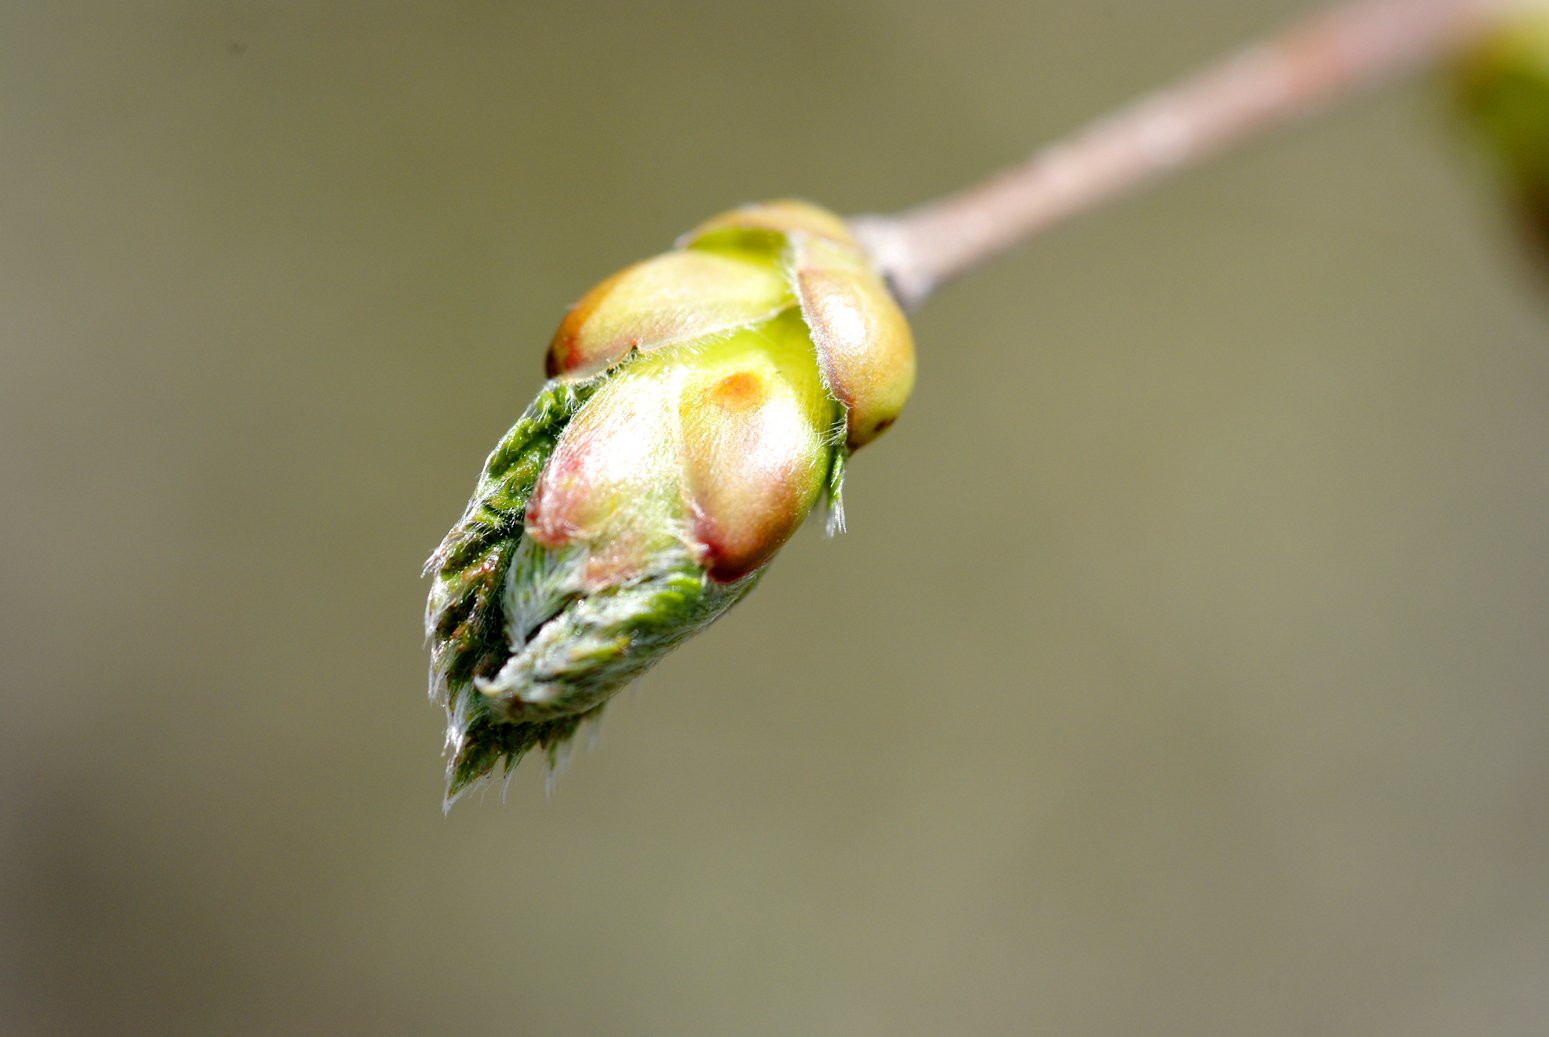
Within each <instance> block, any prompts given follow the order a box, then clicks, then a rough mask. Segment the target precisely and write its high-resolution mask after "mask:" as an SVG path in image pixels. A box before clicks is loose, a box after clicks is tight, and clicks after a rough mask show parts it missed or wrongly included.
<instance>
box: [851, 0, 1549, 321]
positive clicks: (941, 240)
mask: <svg viewBox="0 0 1549 1037" xmlns="http://www.w3.org/2000/svg"><path fill="white" fill-rule="evenodd" d="M1529 2H1541V0H1352V2H1347V3H1344V4H1341V5H1339V6H1336V7H1334V8H1331V9H1328V10H1325V11H1322V12H1319V13H1317V14H1314V15H1312V16H1311V17H1309V18H1307V19H1306V20H1304V21H1302V22H1300V23H1298V24H1295V25H1292V26H1290V27H1289V28H1287V29H1285V30H1284V31H1282V32H1281V33H1279V34H1278V35H1276V36H1274V37H1272V38H1270V39H1268V40H1265V41H1262V42H1260V43H1258V44H1256V45H1253V46H1250V47H1248V48H1247V49H1246V50H1243V51H1241V52H1239V53H1237V54H1235V55H1233V56H1231V57H1228V58H1227V59H1225V60H1224V61H1221V62H1219V63H1218V64H1215V65H1213V66H1211V67H1208V68H1206V69H1204V70H1203V71H1201V72H1199V73H1197V74H1195V75H1193V76H1191V77H1189V78H1186V79H1184V80H1183V81H1181V82H1179V83H1177V84H1175V85H1173V86H1171V87H1169V88H1166V89H1163V90H1161V91H1159V92H1157V93H1155V94H1152V95H1150V96H1148V97H1144V98H1142V99H1141V100H1139V101H1137V102H1135V103H1133V104H1131V105H1130V106H1129V107H1126V108H1123V109H1121V110H1119V111H1117V112H1115V113H1113V114H1112V115H1109V116H1108V117H1106V118H1104V119H1101V120H1099V121H1097V122H1096V123H1093V124H1091V125H1089V126H1088V127H1087V128H1085V129H1083V130H1081V131H1079V132H1077V133H1076V134H1074V135H1073V136H1071V137H1069V138H1067V139H1066V140H1064V141H1062V142H1059V143H1056V144H1054V145H1052V146H1050V147H1047V148H1045V149H1043V150H1041V151H1039V152H1038V153H1036V154H1034V155H1033V156H1032V157H1031V158H1030V159H1028V160H1027V161H1025V162H1023V163H1022V164H1020V165H1017V166H1013V167H1011V168H1009V169H1006V170H1004V171H1002V172H1000V173H999V174H996V175H995V176H992V177H990V178H989V179H987V180H985V181H983V182H982V183H979V184H977V185H975V186H973V187H970V188H968V189H966V190H964V191H961V192H959V193H956V194H952V195H948V196H947V197H944V198H942V199H940V200H937V201H933V202H929V203H926V204H925V205H921V206H919V207H917V208H914V209H910V210H908V211H906V212H903V213H899V214H897V215H893V216H873V215H867V216H859V217H855V218H853V219H852V220H851V221H850V224H851V226H852V228H853V229H854V230H855V232H856V234H857V236H858V237H859V238H860V240H861V242H862V244H864V245H865V246H866V248H867V250H868V251H869V252H870V253H871V255H872V258H873V260H874V261H875V262H876V264H877V265H878V267H879V268H880V269H881V271H882V273H883V274H884V275H885V276H886V277H887V278H888V280H889V282H890V283H891V284H892V286H893V290H894V292H895V293H897V295H898V296H899V298H900V300H901V301H902V302H903V304H904V305H905V306H915V305H918V304H919V303H920V302H922V301H923V300H924V299H925V298H926V296H928V295H930V293H931V292H932V291H934V290H935V289H936V288H937V287H939V286H940V285H941V284H942V283H944V282H946V281H949V280H951V279H952V278H954V277H957V276H958V275H959V274H962V273H965V272H966V271H968V270H970V269H972V268H974V267H976V266H978V265H979V264H980V263H983V262H984V261H986V260H988V259H991V258H993V257H995V256H997V255H999V254H1000V253H1002V252H1005V251H1006V250H1008V249H1010V248H1012V247H1013V246H1015V245H1017V244H1020V243H1021V242H1023V241H1026V240H1027V239H1028V238H1030V237H1032V236H1033V235H1035V234H1037V233H1039V232H1040V231H1042V230H1044V229H1046V228H1048V227H1049V226H1051V225H1053V224H1056V223H1059V222H1060V221H1062V220H1065V219H1068V218H1069V217H1071V216H1074V215H1076V214H1078V213H1080V212H1084V211H1085V210H1087V209H1090V208H1093V207H1095V206H1097V205H1098V204H1100V203H1102V202H1106V201H1108V200H1110V199H1112V198H1114V197H1117V196H1119V195H1122V194H1124V193H1126V192H1128V191H1130V190H1133V189H1135V188H1137V187H1139V186H1141V185H1143V184H1146V183H1148V182H1151V181H1154V180H1157V179H1160V178H1161V177H1163V176H1165V175H1167V174H1169V173H1172V172H1174V171H1176V170H1179V169H1182V168H1184V167H1187V166H1190V165H1193V164H1194V163H1197V162H1199V161H1201V160H1202V159H1205V158H1208V157H1209V156H1211V155H1214V154H1216V153H1218V152H1220V151H1222V150H1224V149H1226V148H1227V147H1229V146H1230V145H1232V144H1235V143H1237V142H1238V141H1241V140H1243V139H1245V138H1248V137H1251V136H1253V135H1254V134H1256V133H1258V132H1259V131H1262V130H1267V129H1270V128H1272V127H1275V126H1278V125H1280V124H1282V123H1285V122H1288V121H1290V120H1291V119H1294V118H1296V117H1297V116H1300V115H1303V114H1305V113H1307V112H1309V111H1312V110H1314V109H1316V108H1318V107H1320V106H1321V105H1323V104H1325V103H1326V102H1328V101H1330V100H1333V99H1334V98H1337V97H1342V96H1345V95H1347V94H1350V93H1352V92H1354V91H1355V90H1357V89H1359V88H1362V87H1365V86H1369V85H1371V84H1373V83H1376V82H1380V81H1382V80H1384V79H1386V78H1388V77H1390V76H1393V75H1395V74H1397V73H1399V72H1402V71H1404V70H1405V69H1408V68H1410V67H1412V66H1415V65H1418V64H1420V63H1422V62H1424V61H1426V60H1428V59H1430V58H1433V57H1435V56H1437V55H1438V54H1441V53H1444V52H1446V51H1447V50H1448V49H1449V48H1452V47H1455V46H1457V45H1458V44H1459V43H1460V42H1461V41H1463V40H1466V39H1467V38H1468V37H1469V36H1470V35H1472V34H1473V33H1475V32H1477V31H1479V29H1480V28H1481V27H1482V26H1484V25H1485V24H1488V22H1489V21H1490V20H1491V19H1492V18H1497V17H1499V16H1500V15H1501V14H1502V13H1504V12H1505V11H1506V10H1508V9H1510V8H1512V7H1518V6H1522V5H1524V4H1525V3H1529Z"/></svg>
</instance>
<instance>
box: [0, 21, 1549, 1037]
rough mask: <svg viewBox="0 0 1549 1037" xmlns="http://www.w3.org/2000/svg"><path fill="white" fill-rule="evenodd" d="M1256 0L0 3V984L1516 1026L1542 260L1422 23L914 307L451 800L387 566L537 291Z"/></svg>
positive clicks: (837, 191)
mask: <svg viewBox="0 0 1549 1037" xmlns="http://www.w3.org/2000/svg"><path fill="white" fill-rule="evenodd" d="M1306 6H1307V4H1304V3H1299V2H1292V0H1285V2H1268V0H1265V2H1254V3H1243V2H1241V0H1174V2H1172V3H1168V4H1165V5H1160V4H1154V3H1149V2H1141V0H1132V2H1121V0H1114V2H1108V3H1075V2H1071V0H1025V2H1020V3H1015V4H1013V3H1007V2H1004V0H963V2H961V3H958V4H955V5H951V6H950V8H949V7H948V6H947V5H942V4H936V3H928V2H925V0H909V2H890V3H881V2H870V0H862V2H855V3H845V4H841V5H834V4H830V3H820V2H818V0H787V2H784V3H781V4H778V5H770V4H750V3H749V4H743V3H722V2H717V3H708V2H706V3H667V4H653V5H626V4H622V3H617V4H607V3H591V4H548V5H538V4H532V3H502V2H492V0H480V2H451V3H438V4H408V3H373V4H352V3H339V4H327V5H322V4H315V3H302V2H294V3H291V2H279V3H265V4H250V3H235V2H225V0H216V2H198V3H195V2H185V3H169V2H152V3H137V4H118V3H106V2H94V3H72V2H50V3H23V4H11V5H7V6H6V7H5V8H4V10H3V13H0V479H3V485H4V487H5V490H4V494H3V497H4V500H3V503H0V537H3V539H0V543H3V544H4V547H3V548H0V618H3V623H0V682H3V687H4V689H5V706H4V714H3V717H4V719H3V723H0V955H3V957H0V1029H3V1030H4V1032H6V1033H8V1034H96V1033H115V1034H121V1033H132V1032H144V1033H199V1034H207V1033H222V1034H273V1033H286V1032H333V1033H343V1032H373V1033H383V1034H398V1033H402V1034H424V1033H469V1034H483V1033H490V1034H494V1033H521V1034H620V1035H643V1034H672V1035H678V1034H753V1035H763V1034H769V1035H775V1034H780V1035H784V1034H846V1035H848V1034H859V1035H866V1034H879V1035H880V1034H888V1035H893V1034H941V1033H994V1032H1001V1033H1005V1032H1041V1033H1073V1034H1076V1033H1079V1034H1099V1035H1133V1034H1152V1033H1155V1034H1164V1033H1166V1034H1172V1033H1178V1034H1182V1033H1187V1034H1243V1033H1254V1034H1286V1035H1291V1034H1308V1033H1340V1034H1362V1035H1387V1034H1392V1035H1399V1034H1403V1035H1416V1034H1420V1035H1425V1034H1435V1035H1453V1034H1458V1033H1464V1032H1466V1033H1478V1034H1528V1033H1540V1032H1543V1029H1544V1026H1545V1020H1546V1019H1549V983H1546V982H1545V977H1546V975H1549V886H1546V874H1549V752H1546V749H1549V701H1546V696H1545V690H1546V683H1549V681H1546V675H1549V305H1546V298H1549V297H1546V295H1545V293H1544V291H1542V290H1541V289H1542V288H1543V287H1544V286H1543V285H1542V283H1539V284H1535V283H1534V280H1533V275H1532V271H1530V270H1529V269H1528V268H1526V267H1524V266H1523V265H1522V264H1520V263H1519V262H1518V260H1519V259H1520V256H1519V255H1517V254H1515V248H1514V246H1515V240H1514V237H1513V234H1512V231H1511V228H1510V227H1509V226H1508V224H1507V222H1506V221H1505V219H1504V218H1503V214H1502V212H1501V211H1500V207H1498V206H1497V205H1496V204H1495V202H1496V200H1495V199H1493V198H1491V197H1489V196H1488V194H1487V192H1485V191H1484V190H1483V187H1484V178H1483V176H1482V175H1481V174H1482V170H1481V169H1480V168H1479V166H1478V165H1477V163H1475V162H1473V161H1472V160H1471V158H1470V156H1468V155H1467V154H1465V153H1464V152H1463V150H1462V149H1461V147H1460V145H1459V140H1458V138H1457V136H1456V133H1455V130H1456V127H1455V126H1453V125H1451V123H1450V122H1449V119H1448V113H1447V111H1446V108H1445V105H1444V104H1443V103H1442V101H1443V97H1442V94H1441V91H1440V90H1439V88H1438V86H1437V84H1436V83H1435V82H1427V81H1424V80H1421V81H1416V82H1411V83H1410V84H1408V85H1406V86H1402V87H1400V88H1398V89H1395V90H1391V91H1387V92H1385V93H1383V94H1381V95H1380V96H1374V97H1368V98H1365V99H1362V100H1359V101H1357V102H1355V103H1353V104H1350V105H1347V106H1344V107H1342V108H1341V109H1340V110H1338V111H1337V112H1333V113H1330V114H1328V115H1327V116H1325V117H1323V118H1321V119H1319V120H1317V121H1316V122H1313V123H1310V124H1306V125H1303V126H1300V127H1298V128H1296V129H1294V130H1293V131H1291V132H1286V133H1281V134H1279V135H1277V136H1275V137H1274V138H1272V139H1266V140H1264V141H1262V142H1260V143H1258V144H1256V145H1254V146H1252V147H1251V148H1249V149H1248V150H1247V151H1245V152H1242V153H1238V154H1236V155H1233V156H1231V157H1229V158H1227V159H1226V160H1224V161H1220V162H1217V163H1216V164H1214V165H1212V166H1210V167H1209V168H1208V169H1206V170H1204V171H1202V172H1199V173H1196V174H1193V175H1191V176H1189V177H1187V178H1186V179H1184V180H1182V181H1179V182H1177V183H1174V184H1171V185H1168V186H1165V187H1163V188H1161V189H1158V190H1155V191H1153V192H1151V193H1149V194H1146V195H1144V196H1142V197H1139V198H1135V199H1131V200H1129V201H1126V202H1124V203H1121V204H1118V205H1115V206H1112V207H1109V208H1107V209H1105V210H1104V211H1103V212H1101V213H1099V214H1097V215H1095V216H1092V217H1089V218H1086V219H1084V220H1082V221H1080V222H1079V223H1077V224H1073V225H1071V226H1069V227H1065V228H1062V229H1060V230H1058V231H1056V232H1054V233H1052V234H1050V235H1049V236H1047V237H1046V238H1044V239H1042V240H1040V241H1039V242H1038V243H1036V244H1035V245H1033V246H1031V247H1028V248H1026V249H1024V250H1023V251H1022V252H1020V253H1019V254H1017V255H1015V256H1014V257H1012V258H1010V259H1008V260H1005V261H1002V262H1001V263H999V264H998V265H996V266H994V267H993V268H990V269H987V270H985V271H983V272H982V273H980V274H978V275H976V276H974V277H972V278H970V279H969V280H966V281H964V282H962V283H961V284H958V285H956V286H953V287H952V288H950V289H949V290H947V291H946V292H944V293H943V294H942V295H940V296H939V297H938V298H937V299H935V300H932V301H931V302H930V303H929V304H928V305H927V306H926V307H925V308H924V309H923V310H922V311H921V312H920V313H919V315H918V319H917V321H916V324H915V331H916V337H917V341H918V347H919V351H920V372H921V375H920V382H919V387H918V390H917V395H916V397H915V399H914V401H913V403H912V404H911V408H910V411H909V413H907V414H906V415H905V420H903V421H902V422H900V423H899V425H898V426H897V427H896V428H895V429H894V430H893V431H891V432H889V433H888V435H887V436H886V437H884V438H883V439H882V441H881V442H879V443H878V444H876V445H875V446H873V447H870V448H868V449H867V450H866V451H865V452H863V453H862V454H861V455H860V457H859V458H858V459H857V462H856V463H855V464H854V466H853V467H852V469H851V477H850V481H849V483H848V484H847V498H848V505H849V514H850V527H851V531H850V533H849V534H847V535H846V536H844V537H842V538H839V539H837V540H832V541H829V540H825V539H824V538H823V537H822V536H821V534H820V532H819V530H817V529H816V528H812V529H807V530H804V531H803V532H802V533H801V535H799V536H798V537H797V538H796V539H795V540H794V541H793V542H792V543H791V544H790V545H789V547H787V549H786V550H785V552H784V553H783V556H782V557H781V559H780V560H779V562H778V564H776V565H775V566H774V567H773V569H772V571H771V572H770V574H769V577H768V579H767V580H766V581H765V582H764V584H763V586H762V587H761V588H760V589H759V591H758V592H757V593H756V594H754V595H753V597H752V598H751V599H750V600H749V601H748V602H746V603H745V604H744V605H742V606H740V607H739V608H738V609H736V610H735V611H734V612H732V613H731V614H730V616H729V617H728V618H727V619H726V620H725V621H724V622H722V623H721V624H720V625H719V626H717V627H716V628H715V629H714V630H712V631H711V632H710V633H708V634H707V635H705V636H703V637H701V638H699V639H698V640H696V641H694V642H692V643H691V644H690V645H689V646H688V647H686V648H684V649H683V650H681V651H680V652H679V653H678V654H677V655H676V656H674V657H673V658H671V659H669V660H668V661H667V662H666V663H664V664H663V665H661V666H660V667H658V668H657V669H656V670H655V671H653V672H652V673H651V674H650V675H649V676H647V677H646V678H645V679H644V680H642V681H640V682H639V684H638V685H637V686H636V687H635V688H634V689H633V690H632V691H630V692H628V693H626V694H625V695H623V696H621V698H620V699H619V700H618V701H617V702H616V703H615V704H614V705H613V706H612V707H611V708H610V710H609V714H608V717H607V719H606V722H605V724H604V725H603V729H602V732H601V735H600V739H599V740H598V744H597V745H596V746H595V747H594V748H593V749H591V750H589V751H587V750H583V751H579V752H577V753H576V754H575V757H574V758H573V759H572V761H571V766H570V769H569V771H568V772H567V773H566V774H565V775H564V777H563V779H562V780H561V781H560V783H559V787H558V790H557V792H556V794H555V795H554V796H553V797H551V798H548V799H545V797H544V794H543V784H544V783H543V775H542V768H541V767H539V766H538V765H537V764H536V762H535V761H532V762H529V763H528V764H527V765H525V766H524V767H523V768H522V769H521V770H520V771H519V772H518V773H517V774H516V776H515V779H514V780H513V781H512V783H511V785H510V789H509V794H508V795H507V796H506V797H505V801H504V802H502V801H501V797H500V795H499V794H498V791H497V792H496V793H492V794H489V795H486V796H485V797H484V798H483V799H482V800H481V799H479V798H478V797H476V796H475V797H473V798H471V799H470V800H465V801H464V802H463V803H461V804H459V805H458V807H457V809H455V810H454V811H453V812H452V814H451V816H450V817H449V818H443V817H442V814H441V809H440V795H441V784H442V762H441V758H440V749H441V738H442V718H441V716H440V714H439V712H438V710H437V709H435V708H434V707H432V706H431V705H430V704H428V703H427V702H426V700H425V691H424V679H425V667H426V653H425V650H424V647H423V644H422V641H421V626H420V624H421V610H422V608H423V601H424V596H425V593H426V591H427V589H428V588H427V584H426V583H425V582H424V581H422V580H421V579H420V576H419V571H420V566H421V563H422V562H423V560H424V558H425V556H426V555H427V554H428V553H429V551H430V549H431V548H432V547H433V546H434V545H435V544H436V542H437V541H438V540H439V538H440V537H441V535H442V534H443V532H444V531H445V530H446V528H447V527H448V526H449V525H450V524H451V522H452V521H453V520H454V519H455V518H456V517H457V515H458V513H459V511H460V509H461V508H462V506H463V503H464V501H465V500H466V498H467V495H468V493H469V492H470V491H471V489H472V487H473V483H474V479H475V476H476V474H477V471H478V468H479V466H480V463H481V461H482V459H483V457H484V455H485V453H486V452H487V451H488V449H489V448H490V447H491V446H492V445H493V444H494V442H495V441H496V439H497V438H498V437H499V435H500V434H501V433H502V432H503V431H504V430H505V429H506V427H507V426H508V425H509V424H510V423H511V421H512V420H513V419H514V418H515V417H516V415H517V414H518V413H519V412H520V411H521V409H522V407H523V406H524V405H525V403H526V402H527V400H528V398H529V397H530V396H531V395H532V394H533V393H534V391H535V390H536V389H537V388H538V386H539V384H540V380H541V367H542V361H541V357H542V352H543V349H544V347H545V345H546V343H547V341H548V337H549V335H550V334H551V333H552V331H553V328H554V327H555V325H556V324H557V323H558V320H559V318H560V316H561V315H562V313H563V310H564V307H565V306H566V305H567V304H568V303H570V302H571V301H573V300H574V299H575V298H576V297H578V296H579V295H580V294H581V293H582V292H583V291H584V290H585V289H586V288H588V287H589V286H590V285H591V284H592V283H594V282H595V281H597V280H599V279H600V278H601V277H603V276H604V275H606V274H608V273H610V272H612V271H613V270H614V269H616V268H618V267H620V266H622V265H624V264H626V263H628V262H631V261H633V260H636V259H639V258H643V257H645V256H647V255H650V254H652V253H654V252H656V251H659V250H661V249H662V248H664V247H665V246H667V245H668V244H669V243H670V242H671V241H672V239H673V238H674V236H675V235H677V234H678V233H679V232H681V231H682V230H684V229H686V228H688V227H689V226H691V225H693V224H694V223H695V222H697V221H698V220H699V219H701V218H702V217H704V216H706V215H708V214H710V213H712V212H715V211H718V210H720V209H724V208H726V207H729V206H732V205H735V204H737V203H740V202H743V201H748V200H754V199H760V198H764V197H769V196H779V195H792V194H794V195H801V196H807V197H811V198H813V199H816V200H819V201H822V202H823V203H825V204H827V205H829V206H831V207H834V208H836V209H837V210H839V211H841V212H857V211H864V210H882V211H885V210H889V209H894V208H898V207H902V206H905V205H908V204H911V203H914V202H916V201H919V200H921V199H923V198H925V197H927V196H930V195H933V194H935V193H937V192H940V191H943V190H946V189H949V188H953V187H955V186H958V185H961V184H963V183H965V182H966V181H967V180H969V179H971V178H973V177H976V176H978V175H980V174H982V173H984V172H986V171H988V170H989V169H991V168H993V167H995V166H998V165H1000V164H1003V163H1006V162H1008V161H1011V160H1014V159H1016V158H1018V157H1020V156H1021V155H1022V154H1023V153H1025V152H1026V151H1027V150H1029V149H1030V148H1031V147H1032V146H1033V145H1034V144H1036V143H1038V142H1040V141H1043V140H1046V139H1049V138H1051V137H1053V136H1055V135H1057V134H1059V133H1061V132H1063V131H1065V130H1068V129H1069V128H1071V127H1073V126H1074V125H1076V124H1078V123H1079V122H1081V121H1083V120H1084V119H1085V118H1087V117H1089V116H1092V115H1094V114H1096V113H1099V112H1101V111H1103V110H1105V109H1107V108H1110V107H1112V106H1113V105H1115V104H1117V103H1119V102H1121V101H1123V100H1125V99H1126V98H1127V97H1129V96H1130V95H1132V94H1134V93H1136V92H1138V91H1140V90H1143V89H1145V88H1147V87H1150V86H1152V85H1155V84H1157V83H1159V82H1160V81H1163V80H1165V79H1167V78H1170V77H1172V76H1174V75H1176V74H1178V73H1179V72H1182V71H1184V70H1185V69H1188V68H1190V67H1192V66H1194V65H1195V64H1196V63H1198V62H1200V61H1202V60H1204V59H1206V58H1209V57H1211V56H1213V55H1215V54H1217V53H1219V52H1221V51H1223V50H1225V49H1227V48H1228V47H1230V46H1232V45H1234V44H1235V43H1237V42H1239V41H1241V40H1243V39H1244V38H1246V37H1248V36H1250V35H1251V34H1254V33H1256V32H1258V31H1260V30H1262V29H1264V28H1267V27H1269V26H1272V25H1274V24H1276V23H1278V22H1279V21H1281V20H1283V19H1285V18H1286V17H1288V16H1290V15H1292V14H1294V13H1295V12H1296V11H1298V10H1301V9H1305V7H1306Z"/></svg>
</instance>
